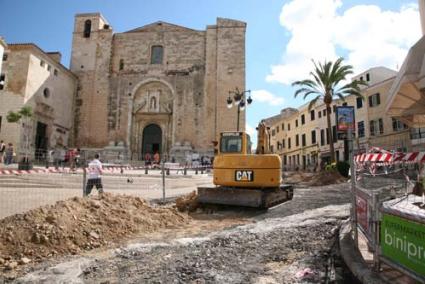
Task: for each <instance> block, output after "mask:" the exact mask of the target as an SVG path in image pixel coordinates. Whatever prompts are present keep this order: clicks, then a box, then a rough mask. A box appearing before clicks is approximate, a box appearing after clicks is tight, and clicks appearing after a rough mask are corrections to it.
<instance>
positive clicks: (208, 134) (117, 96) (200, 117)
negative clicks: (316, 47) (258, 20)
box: [70, 13, 246, 161]
mask: <svg viewBox="0 0 425 284" xmlns="http://www.w3.org/2000/svg"><path fill="white" fill-rule="evenodd" d="M245 30H246V24H245V23H243V22H239V21H235V20H229V19H221V18H218V19H217V23H216V24H215V25H211V26H207V28H206V30H203V31H198V30H193V29H189V28H185V27H181V26H176V25H173V24H169V23H165V22H156V23H153V24H149V25H146V26H143V27H140V28H137V29H133V30H130V31H127V32H123V33H114V32H113V29H112V27H111V26H110V25H109V24H108V22H107V21H106V20H105V19H104V18H103V17H102V15H100V14H99V13H92V14H78V15H76V17H75V25H74V33H73V43H72V56H71V66H70V69H71V71H72V72H73V73H74V74H75V75H76V76H77V77H78V92H77V96H76V100H75V105H76V109H75V121H74V123H75V128H74V130H75V137H76V140H75V142H76V145H77V146H79V147H82V148H88V149H106V150H107V152H108V151H109V153H110V154H111V155H114V153H116V152H117V151H118V152H120V153H123V154H125V155H127V157H128V158H130V159H133V160H142V159H143V158H144V157H145V155H146V154H147V153H149V154H154V153H155V152H159V153H160V154H164V155H165V156H168V158H169V159H171V158H173V159H174V160H177V161H182V160H184V159H185V156H187V155H188V154H192V153H198V154H200V155H208V156H212V155H213V154H214V146H213V143H212V142H213V141H216V140H217V139H218V135H219V133H220V132H222V131H232V130H235V129H236V124H237V121H236V120H237V118H236V116H237V112H236V111H235V109H230V110H229V109H227V107H226V99H227V97H228V93H229V91H230V90H234V89H235V88H236V87H238V88H239V89H241V90H243V89H244V87H245ZM240 120H241V121H240V124H241V125H242V129H244V126H245V113H244V112H242V114H241V119H240Z"/></svg>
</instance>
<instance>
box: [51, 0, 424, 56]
mask: <svg viewBox="0 0 425 284" xmlns="http://www.w3.org/2000/svg"><path fill="white" fill-rule="evenodd" d="M424 1H425V0H424ZM47 55H49V56H50V58H52V59H53V60H54V61H56V62H57V63H61V59H62V54H61V53H60V52H59V51H54V52H47Z"/></svg>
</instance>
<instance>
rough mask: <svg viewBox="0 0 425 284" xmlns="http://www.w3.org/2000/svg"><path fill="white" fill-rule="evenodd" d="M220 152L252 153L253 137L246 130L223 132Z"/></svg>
mask: <svg viewBox="0 0 425 284" xmlns="http://www.w3.org/2000/svg"><path fill="white" fill-rule="evenodd" d="M220 136H221V137H220V147H219V149H218V154H222V155H227V154H246V155H247V154H251V145H252V144H251V138H250V137H249V135H248V134H246V133H245V132H223V133H221V135H220Z"/></svg>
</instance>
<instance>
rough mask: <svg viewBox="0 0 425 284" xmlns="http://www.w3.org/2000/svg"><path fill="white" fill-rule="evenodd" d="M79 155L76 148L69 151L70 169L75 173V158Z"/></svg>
mask: <svg viewBox="0 0 425 284" xmlns="http://www.w3.org/2000/svg"><path fill="white" fill-rule="evenodd" d="M76 155H77V150H76V149H74V148H71V149H69V151H68V159H69V168H70V170H71V171H75V157H76Z"/></svg>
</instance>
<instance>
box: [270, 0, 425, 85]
mask: <svg viewBox="0 0 425 284" xmlns="http://www.w3.org/2000/svg"><path fill="white" fill-rule="evenodd" d="M341 6H342V2H341V1H340V0H321V1H317V0H292V1H290V2H289V3H287V4H285V5H284V6H283V7H282V11H281V14H280V23H281V25H282V26H283V27H284V28H286V29H287V30H288V31H289V32H290V39H289V42H288V44H287V46H286V50H285V53H284V54H283V57H282V63H281V64H278V65H274V66H272V67H271V73H270V74H269V75H268V76H267V77H266V80H267V81H268V82H279V83H283V84H286V85H288V84H291V83H292V82H293V81H295V80H299V79H304V78H306V77H308V73H309V72H310V71H311V69H312V66H313V65H312V63H311V59H314V60H317V61H323V60H325V59H327V60H334V59H336V58H337V57H338V56H340V55H343V54H344V55H346V56H345V57H346V59H347V61H346V63H348V64H351V65H353V67H354V72H355V73H359V72H362V71H364V70H366V69H368V68H370V67H374V66H386V67H389V68H392V69H395V68H396V66H401V64H402V63H403V60H404V57H405V55H406V53H407V51H408V49H409V48H410V47H411V46H412V45H413V44H414V43H415V42H416V41H417V40H418V39H419V38H420V35H421V32H420V24H419V12H418V7H417V5H416V4H409V5H404V6H403V7H401V8H400V10H399V11H395V12H394V11H383V10H382V9H381V8H380V7H378V6H376V5H357V6H353V7H351V8H349V9H347V10H345V11H343V12H342V13H341V12H340V11H339V10H338V9H339V8H340V7H341ZM338 53H343V54H338Z"/></svg>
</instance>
